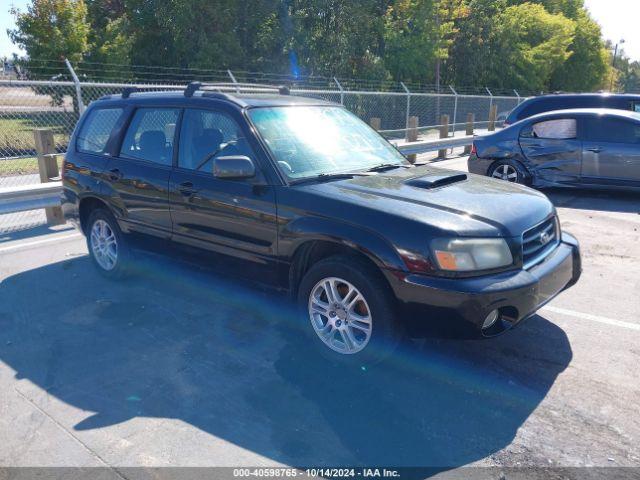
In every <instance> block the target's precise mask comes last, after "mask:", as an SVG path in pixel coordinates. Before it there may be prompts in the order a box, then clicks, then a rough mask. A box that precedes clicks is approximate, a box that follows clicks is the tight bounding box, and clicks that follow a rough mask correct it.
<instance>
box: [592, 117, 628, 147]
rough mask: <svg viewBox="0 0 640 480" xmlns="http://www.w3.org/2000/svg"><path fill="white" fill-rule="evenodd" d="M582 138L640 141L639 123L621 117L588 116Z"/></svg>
mask: <svg viewBox="0 0 640 480" xmlns="http://www.w3.org/2000/svg"><path fill="white" fill-rule="evenodd" d="M584 139H585V140H586V141H589V142H609V143H640V124H638V123H635V122H631V121H629V120H623V119H621V118H607V117H598V118H589V119H587V121H586V129H585V138H584Z"/></svg>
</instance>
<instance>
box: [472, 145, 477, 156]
mask: <svg viewBox="0 0 640 480" xmlns="http://www.w3.org/2000/svg"><path fill="white" fill-rule="evenodd" d="M477 154H478V149H477V148H476V144H475V143H472V144H471V155H477Z"/></svg>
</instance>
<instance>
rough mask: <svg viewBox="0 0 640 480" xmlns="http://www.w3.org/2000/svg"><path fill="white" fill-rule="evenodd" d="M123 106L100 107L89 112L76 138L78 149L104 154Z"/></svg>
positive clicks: (84, 151)
mask: <svg viewBox="0 0 640 480" xmlns="http://www.w3.org/2000/svg"><path fill="white" fill-rule="evenodd" d="M120 115H122V108H100V109H94V110H91V111H90V112H89V116H88V117H87V119H86V120H85V121H84V123H83V124H82V128H81V129H80V132H79V133H78V137H77V140H76V149H77V150H78V151H79V152H83V153H97V154H102V153H104V150H105V148H106V146H107V142H108V141H109V136H110V135H111V131H112V130H113V127H114V126H115V125H116V122H117V121H118V119H119V118H120Z"/></svg>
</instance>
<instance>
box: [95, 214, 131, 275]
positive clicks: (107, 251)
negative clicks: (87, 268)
mask: <svg viewBox="0 0 640 480" xmlns="http://www.w3.org/2000/svg"><path fill="white" fill-rule="evenodd" d="M87 248H88V249H89V255H90V256H91V260H92V261H93V264H94V265H95V266H96V268H97V269H98V271H99V272H100V273H101V274H102V275H104V276H106V277H108V278H122V277H124V276H125V275H126V273H127V264H128V261H129V248H128V246H127V244H126V242H125V240H124V236H123V235H122V232H121V231H120V228H119V227H118V223H117V222H116V219H115V218H114V217H113V215H112V214H111V213H110V212H108V211H107V210H105V209H102V208H99V209H96V210H94V211H93V212H91V215H89V222H88V226H87Z"/></svg>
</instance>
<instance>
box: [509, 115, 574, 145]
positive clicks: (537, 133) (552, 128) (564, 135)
mask: <svg viewBox="0 0 640 480" xmlns="http://www.w3.org/2000/svg"><path fill="white" fill-rule="evenodd" d="M522 136H523V137H533V138H543V139H550V140H570V139H574V138H576V137H577V122H576V119H575V118H559V119H555V120H546V121H544V122H538V123H535V124H533V125H532V126H531V127H529V128H528V129H525V130H523V132H522Z"/></svg>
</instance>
